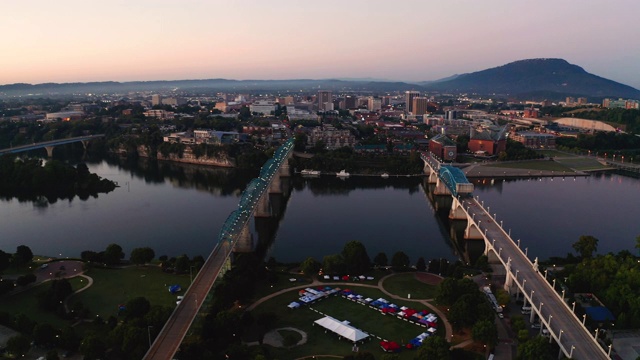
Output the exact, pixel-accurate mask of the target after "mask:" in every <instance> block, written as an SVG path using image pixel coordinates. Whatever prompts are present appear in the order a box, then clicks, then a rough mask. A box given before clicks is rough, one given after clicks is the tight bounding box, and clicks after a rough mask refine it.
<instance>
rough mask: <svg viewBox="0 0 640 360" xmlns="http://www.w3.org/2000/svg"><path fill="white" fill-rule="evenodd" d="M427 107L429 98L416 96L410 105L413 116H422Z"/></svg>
mask: <svg viewBox="0 0 640 360" xmlns="http://www.w3.org/2000/svg"><path fill="white" fill-rule="evenodd" d="M428 105H429V98H427V97H421V96H417V97H414V98H413V104H412V107H411V108H412V109H413V111H412V113H413V115H424V114H426V113H427V112H428V111H427V106H428Z"/></svg>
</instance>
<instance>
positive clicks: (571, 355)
mask: <svg viewBox="0 0 640 360" xmlns="http://www.w3.org/2000/svg"><path fill="white" fill-rule="evenodd" d="M575 348H576V347H575V346H574V345H571V351H569V359H571V358H572V357H573V349H575Z"/></svg>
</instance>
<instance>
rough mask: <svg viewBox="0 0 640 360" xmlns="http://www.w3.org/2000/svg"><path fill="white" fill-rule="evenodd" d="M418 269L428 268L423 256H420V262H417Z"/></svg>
mask: <svg viewBox="0 0 640 360" xmlns="http://www.w3.org/2000/svg"><path fill="white" fill-rule="evenodd" d="M416 270H418V271H425V270H427V264H426V262H425V261H424V258H423V257H422V256H421V257H420V258H418V262H417V263H416Z"/></svg>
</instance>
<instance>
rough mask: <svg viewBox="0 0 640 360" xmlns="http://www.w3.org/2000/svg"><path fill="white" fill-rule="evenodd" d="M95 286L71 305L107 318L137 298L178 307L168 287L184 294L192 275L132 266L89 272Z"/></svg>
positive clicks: (72, 300) (80, 295)
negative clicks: (78, 304)
mask: <svg viewBox="0 0 640 360" xmlns="http://www.w3.org/2000/svg"><path fill="white" fill-rule="evenodd" d="M86 274H87V275H88V276H90V277H91V278H93V286H91V288H90V289H88V290H87V291H84V292H81V293H79V294H77V295H75V296H73V297H72V298H71V299H70V300H69V304H70V305H71V304H73V303H74V302H75V301H80V302H82V304H83V305H84V306H85V307H87V308H89V310H90V312H91V314H92V315H100V316H101V317H102V318H104V319H106V318H108V317H109V316H111V315H114V316H116V315H117V314H118V305H119V304H124V303H126V302H127V301H129V300H131V299H133V298H136V297H138V296H144V297H145V298H146V299H147V300H149V302H151V305H163V306H170V307H174V306H176V303H175V301H176V297H175V296H174V295H171V293H170V292H169V290H168V286H169V285H173V284H179V285H180V286H182V289H183V292H184V291H186V289H187V288H188V287H189V274H185V275H175V274H167V273H164V272H162V271H161V270H160V268H159V267H155V266H152V267H129V268H124V269H99V268H93V269H90V270H89V271H88V272H87V273H86Z"/></svg>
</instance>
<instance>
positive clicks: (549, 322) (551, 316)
mask: <svg viewBox="0 0 640 360" xmlns="http://www.w3.org/2000/svg"><path fill="white" fill-rule="evenodd" d="M551 319H553V315H549V321H547V329H549V332H551ZM549 335H551V334H549ZM552 340H553V338H552V337H551V336H549V344H551V341H552Z"/></svg>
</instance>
